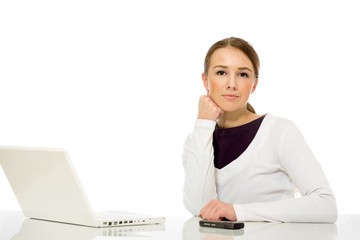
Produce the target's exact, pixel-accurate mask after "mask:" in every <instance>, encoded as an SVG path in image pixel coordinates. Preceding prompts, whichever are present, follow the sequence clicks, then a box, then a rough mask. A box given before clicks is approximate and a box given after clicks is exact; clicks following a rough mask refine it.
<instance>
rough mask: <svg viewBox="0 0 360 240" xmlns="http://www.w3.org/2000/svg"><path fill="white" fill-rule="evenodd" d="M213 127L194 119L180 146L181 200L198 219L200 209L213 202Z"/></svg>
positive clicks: (214, 185)
mask: <svg viewBox="0 0 360 240" xmlns="http://www.w3.org/2000/svg"><path fill="white" fill-rule="evenodd" d="M215 125H216V122H215V121H210V120H204V119H196V121H195V126H194V129H193V131H192V133H191V134H189V136H188V137H187V139H186V141H185V144H184V150H183V154H182V158H183V166H184V170H185V183H184V189H183V190H184V199H183V200H184V205H185V207H186V209H187V210H189V211H190V212H191V213H192V214H193V215H198V214H199V212H200V210H201V208H202V207H203V206H205V205H206V204H207V203H208V202H209V201H210V200H212V199H216V198H217V193H216V183H215V173H214V171H215V169H214V153H213V146H212V140H213V132H214V129H215Z"/></svg>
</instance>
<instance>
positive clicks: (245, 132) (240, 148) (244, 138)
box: [213, 115, 265, 169]
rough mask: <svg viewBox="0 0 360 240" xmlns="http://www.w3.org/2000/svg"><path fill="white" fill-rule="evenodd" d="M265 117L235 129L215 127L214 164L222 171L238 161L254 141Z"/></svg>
mask: <svg viewBox="0 0 360 240" xmlns="http://www.w3.org/2000/svg"><path fill="white" fill-rule="evenodd" d="M264 117H265V115H264V116H262V117H260V118H258V119H255V120H253V121H251V122H249V123H247V124H244V125H241V126H238V127H233V128H219V126H218V125H216V127H215V131H214V134H213V146H214V164H215V167H216V168H218V169H221V168H223V167H225V166H226V165H228V164H229V163H231V162H232V161H234V160H235V159H237V158H238V157H239V156H240V155H241V154H242V153H243V152H244V151H245V150H246V149H247V148H248V146H249V145H250V143H251V142H252V140H253V139H254V137H255V135H256V133H257V131H258V130H259V128H260V125H261V123H262V121H263V119H264Z"/></svg>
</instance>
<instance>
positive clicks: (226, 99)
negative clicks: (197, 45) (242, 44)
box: [202, 47, 257, 112]
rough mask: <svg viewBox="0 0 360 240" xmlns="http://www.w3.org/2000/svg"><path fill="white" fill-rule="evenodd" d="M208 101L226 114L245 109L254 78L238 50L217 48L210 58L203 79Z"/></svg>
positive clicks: (254, 83) (251, 67)
mask: <svg viewBox="0 0 360 240" xmlns="http://www.w3.org/2000/svg"><path fill="white" fill-rule="evenodd" d="M202 79H203V83H204V87H205V88H206V90H207V91H208V92H209V95H210V97H211V99H212V100H213V101H214V102H215V103H216V104H217V105H218V106H219V107H220V108H222V109H223V110H224V111H225V112H234V111H240V110H242V109H244V108H246V104H247V102H248V100H249V97H250V95H251V93H253V92H254V91H255V89H256V85H257V78H256V77H255V71H254V68H253V66H252V63H251V61H250V59H249V58H248V57H247V56H246V55H245V54H244V53H243V52H241V51H240V50H239V49H237V48H231V47H226V48H219V49H217V50H215V51H214V53H213V54H212V56H211V58H210V64H209V69H208V73H207V75H205V74H204V73H203V75H202Z"/></svg>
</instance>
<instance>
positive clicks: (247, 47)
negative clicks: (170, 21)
mask: <svg viewBox="0 0 360 240" xmlns="http://www.w3.org/2000/svg"><path fill="white" fill-rule="evenodd" d="M225 47H233V48H237V49H239V50H240V51H241V52H243V53H244V54H245V55H246V56H247V57H248V58H249V60H250V62H251V64H252V65H253V68H254V71H255V77H256V78H258V77H259V70H260V59H259V56H258V55H257V53H256V51H255V49H254V48H253V47H252V46H251V44H250V43H248V42H247V41H245V40H243V39H241V38H236V37H230V38H225V39H223V40H220V41H218V42H216V43H215V44H214V45H212V46H211V47H210V48H209V50H208V52H207V54H206V56H205V61H204V73H205V75H207V73H208V70H209V65H210V58H211V56H212V54H213V53H214V52H215V50H217V49H219V48H225ZM247 109H248V110H249V111H250V112H252V113H256V112H255V109H254V108H253V106H251V104H250V103H247Z"/></svg>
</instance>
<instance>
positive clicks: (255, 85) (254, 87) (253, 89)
mask: <svg viewBox="0 0 360 240" xmlns="http://www.w3.org/2000/svg"><path fill="white" fill-rule="evenodd" d="M258 81H259V78H255V80H254V84H253V87H252V89H251V93H253V92H255V90H256V87H257V85H258Z"/></svg>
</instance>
